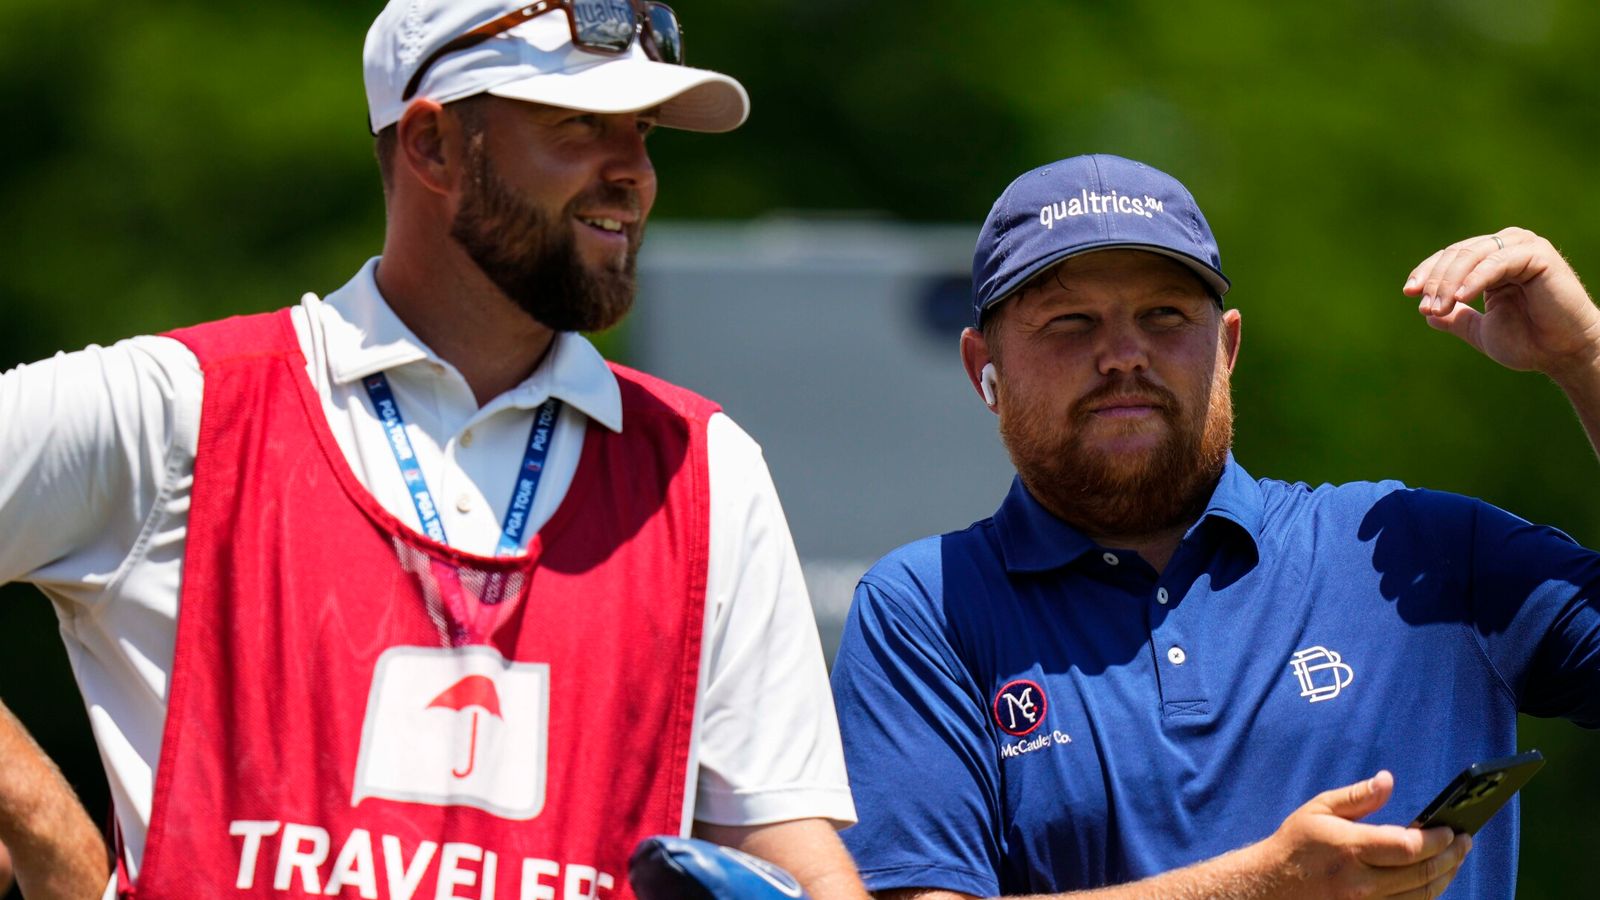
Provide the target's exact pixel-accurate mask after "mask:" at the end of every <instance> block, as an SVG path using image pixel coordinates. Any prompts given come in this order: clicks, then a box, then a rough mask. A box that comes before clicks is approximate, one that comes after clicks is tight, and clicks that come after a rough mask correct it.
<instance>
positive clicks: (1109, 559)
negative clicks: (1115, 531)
mask: <svg viewBox="0 0 1600 900" xmlns="http://www.w3.org/2000/svg"><path fill="white" fill-rule="evenodd" d="M1100 558H1101V559H1103V560H1105V561H1106V565H1108V566H1114V565H1116V564H1117V563H1119V562H1122V560H1120V559H1117V555H1116V554H1115V553H1107V554H1106V555H1104V556H1102V557H1100Z"/></svg>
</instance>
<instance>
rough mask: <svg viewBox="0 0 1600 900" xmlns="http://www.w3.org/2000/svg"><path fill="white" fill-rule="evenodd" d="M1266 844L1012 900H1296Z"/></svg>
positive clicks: (939, 897) (925, 896) (900, 897)
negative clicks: (1135, 876) (1138, 876)
mask: <svg viewBox="0 0 1600 900" xmlns="http://www.w3.org/2000/svg"><path fill="white" fill-rule="evenodd" d="M1266 853H1267V851H1266V850H1265V848H1264V847H1263V845H1261V844H1253V845H1251V846H1249V847H1245V848H1243V849H1240V850H1235V851H1233V852H1232V853H1226V854H1223V855H1222V856H1218V857H1215V858H1213V859H1208V860H1205V861H1204V862H1199V863H1195V864H1194V865H1191V866H1186V867H1184V868H1182V869H1174V870H1173V871H1171V872H1164V873H1162V874H1160V875H1155V876H1152V877H1150V878H1145V879H1142V880H1140V881H1135V882H1130V883H1128V884H1118V885H1112V886H1110V887H1103V888H1095V889H1092V890H1086V891H1070V892H1067V893H1064V894H1033V895H1029V896H1027V897H1020V898H1013V900H1076V898H1083V900H1267V898H1273V897H1292V896H1295V893H1294V891H1292V890H1288V889H1287V888H1289V887H1291V885H1289V884H1287V883H1286V881H1287V878H1286V869H1285V868H1284V867H1282V866H1277V867H1274V866H1272V865H1271V862H1270V860H1268V859H1267V858H1266ZM876 896H877V897H878V898H879V900H977V898H975V897H972V896H971V895H970V894H958V893H952V892H949V891H929V890H923V889H910V890H894V891H880V892H878V893H877V894H876Z"/></svg>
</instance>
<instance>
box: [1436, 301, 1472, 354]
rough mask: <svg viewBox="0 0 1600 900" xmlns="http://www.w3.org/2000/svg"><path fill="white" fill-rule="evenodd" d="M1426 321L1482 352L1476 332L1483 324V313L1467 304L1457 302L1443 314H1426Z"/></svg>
mask: <svg viewBox="0 0 1600 900" xmlns="http://www.w3.org/2000/svg"><path fill="white" fill-rule="evenodd" d="M1427 322H1428V324H1429V325H1431V326H1433V328H1434V329H1435V330H1438V331H1446V332H1449V333H1450V334H1453V335H1455V336H1456V337H1458V338H1460V339H1462V340H1463V341H1466V342H1467V343H1468V344H1471V345H1472V347H1473V349H1475V350H1477V351H1478V352H1479V353H1482V352H1483V342H1482V340H1480V338H1479V333H1478V332H1479V329H1480V328H1481V327H1482V325H1483V313H1480V312H1478V311H1477V310H1476V309H1473V308H1472V307H1470V306H1468V305H1467V304H1465V303H1457V304H1456V305H1455V306H1453V307H1451V309H1450V311H1449V312H1447V313H1445V314H1443V315H1438V316H1428V317H1427Z"/></svg>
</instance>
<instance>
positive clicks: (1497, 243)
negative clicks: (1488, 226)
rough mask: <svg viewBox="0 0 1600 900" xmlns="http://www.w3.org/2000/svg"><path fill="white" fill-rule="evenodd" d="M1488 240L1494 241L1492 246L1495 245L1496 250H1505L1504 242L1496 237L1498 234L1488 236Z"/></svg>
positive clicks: (1498, 236)
mask: <svg viewBox="0 0 1600 900" xmlns="http://www.w3.org/2000/svg"><path fill="white" fill-rule="evenodd" d="M1489 240H1491V241H1494V245H1495V247H1496V249H1499V250H1504V249H1505V248H1506V242H1505V241H1502V240H1501V239H1500V235H1498V234H1491V235H1489Z"/></svg>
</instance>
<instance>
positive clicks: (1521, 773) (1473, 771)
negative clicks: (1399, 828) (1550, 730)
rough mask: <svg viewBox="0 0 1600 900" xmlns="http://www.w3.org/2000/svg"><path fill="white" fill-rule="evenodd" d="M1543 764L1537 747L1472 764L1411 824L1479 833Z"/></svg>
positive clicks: (1465, 832)
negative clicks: (1447, 827) (1441, 826)
mask: <svg viewBox="0 0 1600 900" xmlns="http://www.w3.org/2000/svg"><path fill="white" fill-rule="evenodd" d="M1543 765H1544V754H1542V753H1540V752H1539V751H1537V750H1529V751H1528V752H1527V753H1519V754H1517V755H1516V756H1507V757H1505V758H1503V759H1491V760H1488V761H1487V762H1481V763H1476V764H1474V765H1470V766H1468V767H1467V768H1466V769H1464V770H1462V772H1461V774H1460V775H1457V776H1456V777H1455V780H1454V781H1452V782H1450V783H1449V784H1448V785H1446V786H1445V789H1444V790H1442V791H1440V792H1439V796H1437V797H1435V798H1433V802H1431V803H1429V804H1428V805H1427V806H1426V807H1424V808H1423V810H1422V812H1420V813H1418V814H1417V818H1416V821H1414V822H1412V823H1411V827H1412V828H1437V827H1438V826H1440V825H1448V826H1450V828H1452V829H1454V830H1455V831H1456V833H1458V834H1477V833H1478V829H1479V828H1482V827H1483V825H1484V823H1485V822H1488V821H1489V819H1490V818H1491V817H1492V816H1493V815H1494V814H1495V813H1497V812H1499V811H1500V807H1502V806H1505V805H1506V801H1507V800H1510V799H1511V797H1512V795H1513V794H1515V793H1516V792H1517V790H1518V789H1519V788H1521V787H1522V786H1523V785H1525V784H1527V783H1528V779H1530V778H1532V777H1533V776H1534V773H1536V772H1538V771H1539V768H1540V767H1541V766H1543Z"/></svg>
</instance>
